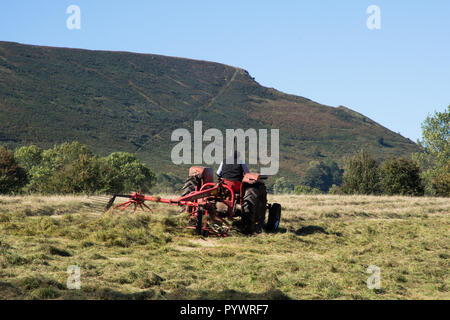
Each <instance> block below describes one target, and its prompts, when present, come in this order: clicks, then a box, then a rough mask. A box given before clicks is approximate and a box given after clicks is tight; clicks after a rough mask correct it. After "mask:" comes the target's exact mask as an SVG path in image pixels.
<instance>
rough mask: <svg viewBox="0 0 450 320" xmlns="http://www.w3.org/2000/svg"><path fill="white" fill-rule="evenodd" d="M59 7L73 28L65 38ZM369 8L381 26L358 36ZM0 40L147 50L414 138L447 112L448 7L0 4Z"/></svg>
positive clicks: (332, 2) (358, 1)
mask: <svg viewBox="0 0 450 320" xmlns="http://www.w3.org/2000/svg"><path fill="white" fill-rule="evenodd" d="M69 5H78V6H79V7H80V9H81V29H80V30H69V29H67V27H66V20H67V18H68V17H69V14H67V13H66V9H67V7H68V6H69ZM369 5H377V6H378V7H379V8H380V10H381V29H380V30H369V29H368V28H367V27H366V20H367V19H368V18H369V16H370V15H369V14H367V13H366V9H367V7H368V6H369ZM0 40H3V41H16V42H21V43H26V44H37V45H48V46H63V47H75V48H86V49H102V50H121V51H133V52H142V53H156V54H163V55H170V56H178V57H187V58H193V59H201V60H209V61H216V62H221V63H225V64H228V65H233V66H238V67H241V68H243V69H246V70H248V71H249V72H250V74H251V75H252V76H253V77H255V80H256V81H258V82H259V83H260V84H262V85H264V86H268V87H274V88H276V89H278V90H281V91H284V92H287V93H291V94H296V95H301V96H304V97H307V98H309V99H312V100H315V101H317V102H320V103H323V104H326V105H330V106H338V105H344V106H347V107H349V108H351V109H353V110H355V111H358V112H360V113H363V114H365V115H367V116H368V117H370V118H372V119H373V120H375V121H377V122H379V123H380V124H382V125H383V126H385V127H387V128H389V129H391V130H393V131H395V132H399V133H400V134H402V135H403V136H405V137H408V138H410V139H412V140H413V141H415V140H416V139H417V138H419V137H420V135H421V128H420V125H421V123H422V122H423V120H424V119H425V117H426V115H427V114H428V113H432V112H434V111H435V110H438V111H442V110H444V109H445V108H446V107H447V106H448V105H449V104H450V1H448V0H434V1H423V0H417V1H412V0H408V1H407V0H396V1H392V0H389V1H384V0H383V1H381V0H370V1H365V0H346V1H336V0H329V1H326V0H317V1H299V0H297V1H282V0H279V1H275V0H273V1H264V0H257V1H253V0H246V1H244V0H240V1H235V0H228V1H214V0H201V1H195V0H192V1H181V0H180V1H171V0H165V1H156V0H147V1H133V0H130V1H103V0H95V1H92V0H90V1H88V0H70V1H65V0H52V1H51V0H41V1H28V0H27V1H24V0H9V1H8V0H2V2H1V4H0Z"/></svg>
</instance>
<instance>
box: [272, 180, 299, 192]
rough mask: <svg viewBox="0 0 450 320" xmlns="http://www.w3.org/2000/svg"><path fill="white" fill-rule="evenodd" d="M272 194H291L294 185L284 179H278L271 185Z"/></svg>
mask: <svg viewBox="0 0 450 320" xmlns="http://www.w3.org/2000/svg"><path fill="white" fill-rule="evenodd" d="M272 188H273V193H276V194H284V193H292V191H293V190H294V185H293V184H292V183H291V182H289V181H288V180H287V179H286V178H285V177H280V178H278V179H277V180H275V183H274V184H273V187H272Z"/></svg>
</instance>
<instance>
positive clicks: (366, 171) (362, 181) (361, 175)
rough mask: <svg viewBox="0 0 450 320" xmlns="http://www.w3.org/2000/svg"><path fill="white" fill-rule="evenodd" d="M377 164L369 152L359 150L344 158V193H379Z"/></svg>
mask: <svg viewBox="0 0 450 320" xmlns="http://www.w3.org/2000/svg"><path fill="white" fill-rule="evenodd" d="M378 184H379V174H378V164H377V162H376V161H375V160H374V159H372V158H371V156H370V155H369V153H367V152H366V151H364V150H361V151H360V152H359V153H358V154H357V155H354V156H351V157H347V158H345V160H344V175H343V185H342V191H343V192H344V193H346V194H377V193H379V185H378Z"/></svg>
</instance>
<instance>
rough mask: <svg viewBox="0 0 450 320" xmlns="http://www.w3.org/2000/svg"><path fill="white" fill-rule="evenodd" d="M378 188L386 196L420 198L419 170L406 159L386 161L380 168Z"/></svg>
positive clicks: (421, 185)
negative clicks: (397, 195) (396, 195)
mask: <svg viewBox="0 0 450 320" xmlns="http://www.w3.org/2000/svg"><path fill="white" fill-rule="evenodd" d="M380 176H381V180H380V187H381V189H382V191H383V193H384V194H387V195H394V194H399V195H410V196H421V195H423V193H424V187H423V184H422V180H421V179H420V169H419V167H418V166H417V165H416V164H415V163H414V162H412V161H410V160H406V159H388V160H386V161H385V162H384V163H383V164H382V165H381V168H380Z"/></svg>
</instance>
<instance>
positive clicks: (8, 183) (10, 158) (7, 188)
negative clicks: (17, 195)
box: [0, 146, 27, 194]
mask: <svg viewBox="0 0 450 320" xmlns="http://www.w3.org/2000/svg"><path fill="white" fill-rule="evenodd" d="M26 182H27V175H26V172H25V170H24V169H23V168H21V167H19V165H18V164H17V162H16V160H15V159H14V155H13V153H12V151H11V150H8V149H6V148H4V147H2V146H0V193H2V194H8V193H13V192H18V191H19V190H20V189H21V188H22V187H23V186H24V185H25V184H26Z"/></svg>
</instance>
